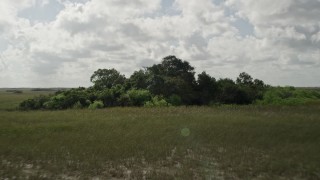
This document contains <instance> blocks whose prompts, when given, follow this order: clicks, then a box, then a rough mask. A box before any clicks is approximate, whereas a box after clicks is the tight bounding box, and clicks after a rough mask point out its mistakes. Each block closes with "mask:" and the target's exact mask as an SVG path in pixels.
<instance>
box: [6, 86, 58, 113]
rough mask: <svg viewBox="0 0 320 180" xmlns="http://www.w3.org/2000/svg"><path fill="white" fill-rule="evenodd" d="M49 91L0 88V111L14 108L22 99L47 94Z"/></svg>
mask: <svg viewBox="0 0 320 180" xmlns="http://www.w3.org/2000/svg"><path fill="white" fill-rule="evenodd" d="M16 92H20V93H16ZM50 93H52V92H51V91H50V92H49V91H41V92H34V91H32V90H31V89H0V111H1V110H15V109H17V107H19V104H20V103H21V102H22V101H24V100H27V99H31V98H34V97H35V96H39V95H48V94H50Z"/></svg>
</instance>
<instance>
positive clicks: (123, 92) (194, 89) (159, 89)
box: [20, 56, 272, 110]
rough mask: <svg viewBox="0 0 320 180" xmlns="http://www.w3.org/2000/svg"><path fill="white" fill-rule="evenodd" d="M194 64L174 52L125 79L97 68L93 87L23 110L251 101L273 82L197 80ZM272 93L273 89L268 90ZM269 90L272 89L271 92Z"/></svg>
mask: <svg viewBox="0 0 320 180" xmlns="http://www.w3.org/2000/svg"><path fill="white" fill-rule="evenodd" d="M195 74H196V73H195V71H194V67H192V66H191V65H190V64H189V62H187V61H183V60H181V59H178V58H177V57H175V56H167V57H165V58H163V61H162V62H161V63H160V64H155V65H153V66H151V67H146V68H145V69H143V70H139V71H135V72H134V73H133V74H132V75H131V76H130V77H129V78H126V77H125V76H124V75H122V74H121V73H120V72H118V71H117V70H115V69H98V70H97V71H95V72H94V73H93V75H92V76H91V78H90V80H91V82H92V83H93V86H92V87H89V88H77V89H69V90H62V91H58V92H56V93H55V94H53V95H49V96H40V97H36V98H33V99H29V100H26V101H24V102H22V103H21V104H20V108H21V109H25V110H34V109H69V108H77V109H78V108H90V109H97V108H102V107H114V106H147V107H154V106H179V105H212V104H251V103H254V102H256V101H257V100H259V102H260V103H265V99H264V100H262V99H263V97H264V96H265V97H266V96H267V97H269V96H272V95H268V94H265V92H266V91H267V89H268V88H269V86H267V85H265V84H264V82H263V81H261V80H258V79H253V78H252V77H251V76H250V75H249V74H247V73H244V72H243V73H241V74H240V75H239V77H238V78H237V80H236V81H233V80H232V79H219V80H217V79H215V78H214V77H211V76H210V75H209V74H207V73H206V72H202V73H201V74H198V77H197V79H196V78H195ZM268 92H269V91H268ZM269 94H270V93H269Z"/></svg>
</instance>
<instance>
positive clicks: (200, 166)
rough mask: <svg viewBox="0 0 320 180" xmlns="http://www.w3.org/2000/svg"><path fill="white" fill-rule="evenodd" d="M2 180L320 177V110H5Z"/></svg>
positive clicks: (1, 118)
mask: <svg viewBox="0 0 320 180" xmlns="http://www.w3.org/2000/svg"><path fill="white" fill-rule="evenodd" d="M0 159H1V162H0V177H1V179H5V178H9V179H14V178H17V179H25V178H30V179H92V178H93V179H94V178H95V179H280V178H281V179H293V178H296V179H319V178H320V106H319V105H312V106H299V107H259V106H243V107H240V106H223V107H214V108H209V107H187V108H186V107H178V108H173V107H172V108H112V109H103V110H94V111H91V110H67V111H35V112H17V111H12V112H8V111H0Z"/></svg>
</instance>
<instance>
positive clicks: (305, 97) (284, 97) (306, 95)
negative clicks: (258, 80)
mask: <svg viewBox="0 0 320 180" xmlns="http://www.w3.org/2000/svg"><path fill="white" fill-rule="evenodd" d="M319 100H320V92H318V91H314V90H308V89H295V88H293V87H276V88H270V89H269V90H268V91H267V92H266V93H265V94H264V96H263V99H262V100H258V101H257V102H256V104H262V105H267V104H270V105H299V104H305V103H308V102H314V101H319Z"/></svg>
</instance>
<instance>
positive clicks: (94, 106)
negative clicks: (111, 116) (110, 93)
mask: <svg viewBox="0 0 320 180" xmlns="http://www.w3.org/2000/svg"><path fill="white" fill-rule="evenodd" d="M102 108H103V102H102V101H94V102H93V103H92V104H90V105H89V109H102Z"/></svg>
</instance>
